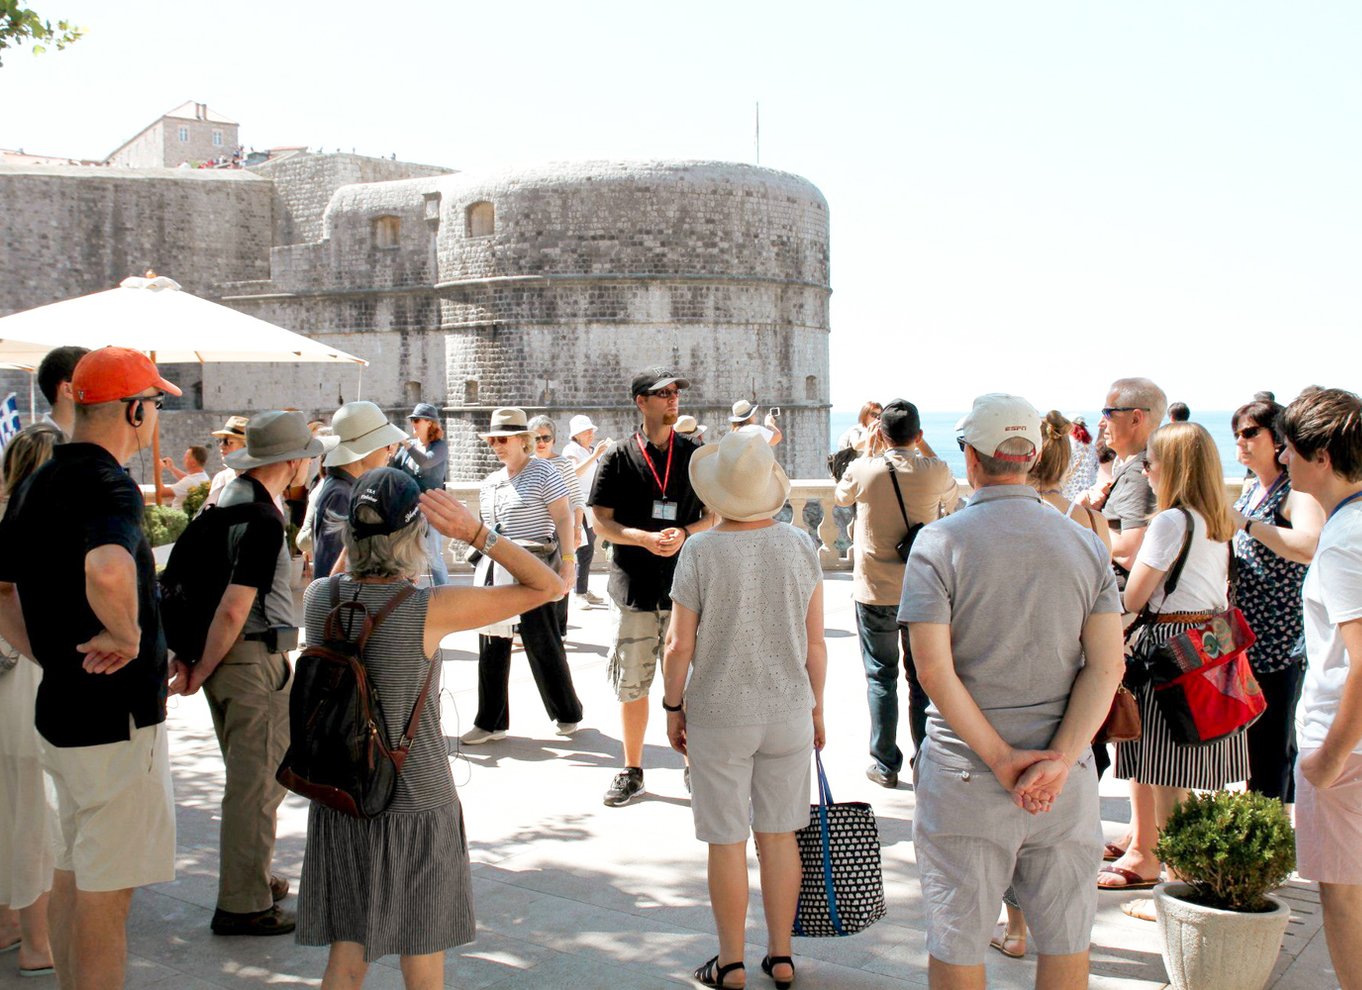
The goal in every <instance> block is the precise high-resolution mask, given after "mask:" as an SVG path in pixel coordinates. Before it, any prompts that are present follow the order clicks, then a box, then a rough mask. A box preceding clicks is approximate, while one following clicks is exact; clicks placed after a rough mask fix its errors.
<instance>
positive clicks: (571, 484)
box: [544, 455, 586, 512]
mask: <svg viewBox="0 0 1362 990" xmlns="http://www.w3.org/2000/svg"><path fill="white" fill-rule="evenodd" d="M544 460H546V461H548V462H549V463H550V464H552V465H553V466H554V467H556V468H557V469H558V473H559V474H561V475H562V476H563V484H565V485H567V490H568V508H569V509H571V510H572V511H573V512H576V511H577V510H578V509H585V508H586V495H585V494H583V493H582V483H581V482H580V481H578V480H577V464H576V462H575V461H573V459H572V458H570V457H563V456H561V455H560V456H558V457H545V458H544Z"/></svg>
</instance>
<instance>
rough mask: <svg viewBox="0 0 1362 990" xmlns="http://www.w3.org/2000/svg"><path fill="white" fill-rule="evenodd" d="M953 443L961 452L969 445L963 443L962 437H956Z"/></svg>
mask: <svg viewBox="0 0 1362 990" xmlns="http://www.w3.org/2000/svg"><path fill="white" fill-rule="evenodd" d="M955 442H956V444H957V445H958V446H959V447H960V449H961V450H964V449H965V448H966V447H968V446H969V444H967V443H965V438H964V437H956V438H955Z"/></svg>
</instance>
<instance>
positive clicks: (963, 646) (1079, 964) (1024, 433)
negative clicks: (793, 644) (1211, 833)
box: [898, 394, 1123, 990]
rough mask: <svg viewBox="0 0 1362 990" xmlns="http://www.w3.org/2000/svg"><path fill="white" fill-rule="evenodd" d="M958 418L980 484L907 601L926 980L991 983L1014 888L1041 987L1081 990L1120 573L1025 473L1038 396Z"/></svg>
mask: <svg viewBox="0 0 1362 990" xmlns="http://www.w3.org/2000/svg"><path fill="white" fill-rule="evenodd" d="M957 429H959V430H960V431H961V434H962V435H961V436H960V437H959V438H958V442H959V443H960V446H961V448H962V449H963V450H964V453H965V470H966V474H967V477H968V478H969V482H970V485H971V486H972V487H973V489H974V491H975V495H974V497H973V498H972V499H971V500H970V504H969V506H968V507H967V508H965V509H963V510H961V511H959V512H957V513H956V514H954V515H952V516H948V517H947V518H945V519H943V520H940V521H939V522H935V523H933V524H932V525H931V526H928V527H926V528H925V529H923V530H922V533H921V535H919V536H918V538H917V542H916V543H915V544H914V545H913V551H912V554H911V556H910V557H909V559H908V567H907V572H906V574H905V575H904V582H903V588H904V590H903V598H902V601H901V602H900V605H899V613H898V618H899V621H900V622H906V623H908V628H909V636H910V639H911V643H912V650H913V656H914V658H915V660H916V662H917V669H918V677H919V678H920V680H921V682H922V686H923V688H924V689H926V691H927V695H928V697H930V698H931V701H932V704H931V706H930V707H929V708H928V710H927V739H926V742H925V743H924V744H923V748H922V752H921V753H920V754H919V756H918V758H917V760H916V762H915V763H914V766H913V778H914V784H915V787H916V794H917V812H916V815H915V817H914V823H913V842H914V845H915V847H916V851H917V861H918V868H919V870H920V872H921V875H922V893H923V898H924V900H925V902H926V906H927V912H926V913H927V950H928V953H929V955H930V959H929V963H928V978H929V981H930V983H931V986H933V987H938V988H941V987H949V988H956V987H982V986H983V985H984V962H983V959H984V952H985V950H986V949H987V947H988V941H989V935H990V933H991V931H992V928H993V924H994V921H995V920H996V919H997V916H998V908H999V904H1000V902H1001V900H1002V896H1003V892H1004V891H1005V890H1006V889H1007V887H1008V886H1009V885H1011V886H1012V888H1013V890H1014V891H1015V893H1016V896H1017V899H1018V900H1019V901H1020V903H1021V907H1022V909H1023V911H1024V912H1025V913H1026V916H1027V919H1028V921H1029V923H1030V925H1031V931H1032V935H1033V937H1034V940H1035V943H1036V947H1037V949H1038V951H1039V953H1040V962H1039V967H1038V969H1037V973H1036V982H1037V985H1039V986H1046V987H1052V988H1069V987H1072V988H1074V990H1078V988H1082V987H1086V986H1087V978H1088V943H1089V940H1090V938H1091V934H1092V922H1093V917H1094V915H1095V913H1096V910H1097V892H1096V890H1095V885H1094V884H1093V871H1094V870H1095V869H1096V867H1097V864H1098V863H1099V861H1100V860H1101V856H1102V827H1101V820H1100V817H1099V813H1098V802H1097V774H1096V773H1095V772H1094V770H1093V768H1092V765H1091V761H1092V751H1091V748H1090V747H1089V741H1090V740H1091V739H1092V737H1093V735H1094V734H1095V733H1096V731H1097V729H1098V727H1099V726H1100V725H1101V724H1102V720H1103V719H1104V718H1105V716H1106V713H1107V709H1108V707H1109V706H1110V704H1111V699H1112V696H1113V695H1114V694H1115V692H1116V685H1117V683H1118V682H1119V680H1120V677H1121V672H1122V666H1123V660H1122V651H1121V622H1120V602H1119V600H1118V597H1117V593H1116V582H1115V578H1114V576H1113V574H1112V571H1111V568H1110V566H1109V565H1108V563H1107V554H1106V549H1105V548H1104V547H1103V545H1102V543H1101V541H1100V540H1099V539H1098V538H1097V537H1096V536H1095V535H1094V534H1093V533H1092V532H1091V531H1089V530H1087V529H1084V528H1082V527H1080V526H1078V525H1076V524H1075V523H1073V522H1072V521H1071V520H1069V519H1066V518H1064V516H1063V515H1062V514H1061V513H1059V512H1056V511H1055V510H1054V509H1053V508H1051V507H1050V506H1049V505H1048V504H1046V503H1045V502H1044V501H1042V500H1041V499H1040V497H1039V495H1037V493H1036V492H1035V490H1034V489H1032V488H1031V487H1030V486H1029V485H1027V484H1026V474H1027V470H1028V468H1029V467H1030V465H1031V463H1032V462H1033V461H1034V459H1035V456H1036V453H1037V451H1038V450H1039V449H1040V414H1039V413H1037V412H1036V410H1035V409H1034V408H1033V407H1032V406H1031V405H1030V403H1028V402H1027V401H1026V400H1025V399H1022V398H1019V397H1017V396H1012V395H1000V394H993V395H985V396H981V397H980V398H978V399H976V400H975V402H974V408H973V410H972V411H971V412H970V414H969V415H968V416H966V417H965V418H964V419H963V420H961V422H960V423H959V424H958V426H957ZM1085 658H1086V660H1085Z"/></svg>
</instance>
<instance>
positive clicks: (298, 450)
mask: <svg viewBox="0 0 1362 990" xmlns="http://www.w3.org/2000/svg"><path fill="white" fill-rule="evenodd" d="M321 452H322V442H321V440H320V439H318V438H317V437H314V436H313V435H312V431H311V430H309V429H308V428H307V420H305V419H303V414H302V413H300V412H281V411H279V410H271V411H270V412H263V413H259V414H257V415H255V416H252V417H251V423H250V425H249V426H247V427H246V446H245V447H243V448H241V449H240V450H234V451H232V452H231V453H230V454H228V455H227V456H226V457H224V458H223V459H222V460H223V463H225V464H226V465H227V466H228V467H229V468H231V469H232V470H234V471H248V470H250V469H251V468H257V467H264V466H265V465H267V464H278V463H279V462H281V461H297V460H302V459H303V458H305V457H316V456H317V455H318V454H320V453H321Z"/></svg>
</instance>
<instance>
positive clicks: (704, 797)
mask: <svg viewBox="0 0 1362 990" xmlns="http://www.w3.org/2000/svg"><path fill="white" fill-rule="evenodd" d="M686 752H687V755H688V756H689V757H690V786H691V797H690V810H691V814H693V815H694V816H695V837H696V838H697V839H699V840H700V841H701V842H713V843H716V844H720V845H727V844H729V843H733V842H745V841H746V840H747V835H748V823H749V822H751V830H752V831H754V832H793V831H794V830H795V829H799V828H803V827H804V826H805V825H807V824H809V805H810V800H809V780H810V777H811V774H812V770H811V769H810V768H811V766H812V764H813V717H812V715H800V716H799V717H798V718H797V719H791V720H786V721H783V722H771V723H768V724H766V725H725V726H707V725H687V726H686Z"/></svg>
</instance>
